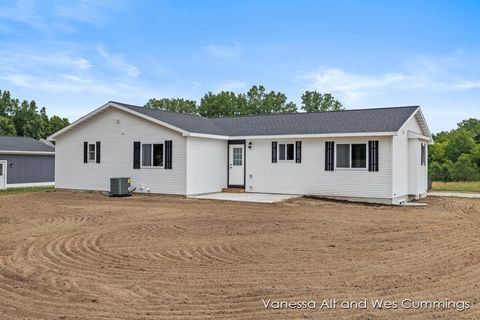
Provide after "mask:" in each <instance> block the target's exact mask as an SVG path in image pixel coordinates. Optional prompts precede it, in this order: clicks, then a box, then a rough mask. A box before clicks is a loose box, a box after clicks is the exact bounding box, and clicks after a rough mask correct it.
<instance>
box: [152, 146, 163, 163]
mask: <svg viewBox="0 0 480 320" xmlns="http://www.w3.org/2000/svg"><path fill="white" fill-rule="evenodd" d="M153 166H154V167H162V166H163V144H154V145H153Z"/></svg>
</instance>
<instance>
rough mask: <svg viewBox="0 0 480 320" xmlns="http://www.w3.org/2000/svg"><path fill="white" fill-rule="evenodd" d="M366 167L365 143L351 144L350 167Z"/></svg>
mask: <svg viewBox="0 0 480 320" xmlns="http://www.w3.org/2000/svg"><path fill="white" fill-rule="evenodd" d="M366 167H367V145H366V144H363V143H362V144H352V168H366Z"/></svg>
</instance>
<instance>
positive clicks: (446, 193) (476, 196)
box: [427, 191, 480, 199]
mask: <svg viewBox="0 0 480 320" xmlns="http://www.w3.org/2000/svg"><path fill="white" fill-rule="evenodd" d="M427 195H428V196H430V197H457V198H472V199H480V192H455V191H432V192H429V193H427Z"/></svg>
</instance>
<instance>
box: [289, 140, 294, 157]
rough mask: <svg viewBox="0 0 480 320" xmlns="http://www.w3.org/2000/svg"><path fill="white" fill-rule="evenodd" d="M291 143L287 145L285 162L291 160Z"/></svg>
mask: <svg viewBox="0 0 480 320" xmlns="http://www.w3.org/2000/svg"><path fill="white" fill-rule="evenodd" d="M293 150H294V149H293V143H289V144H287V160H293V153H294V151H293Z"/></svg>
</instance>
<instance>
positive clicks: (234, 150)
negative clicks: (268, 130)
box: [228, 143, 245, 188]
mask: <svg viewBox="0 0 480 320" xmlns="http://www.w3.org/2000/svg"><path fill="white" fill-rule="evenodd" d="M228 148H229V149H228V186H229V187H242V188H243V187H244V185H245V144H243V143H242V144H229V145H228Z"/></svg>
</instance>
